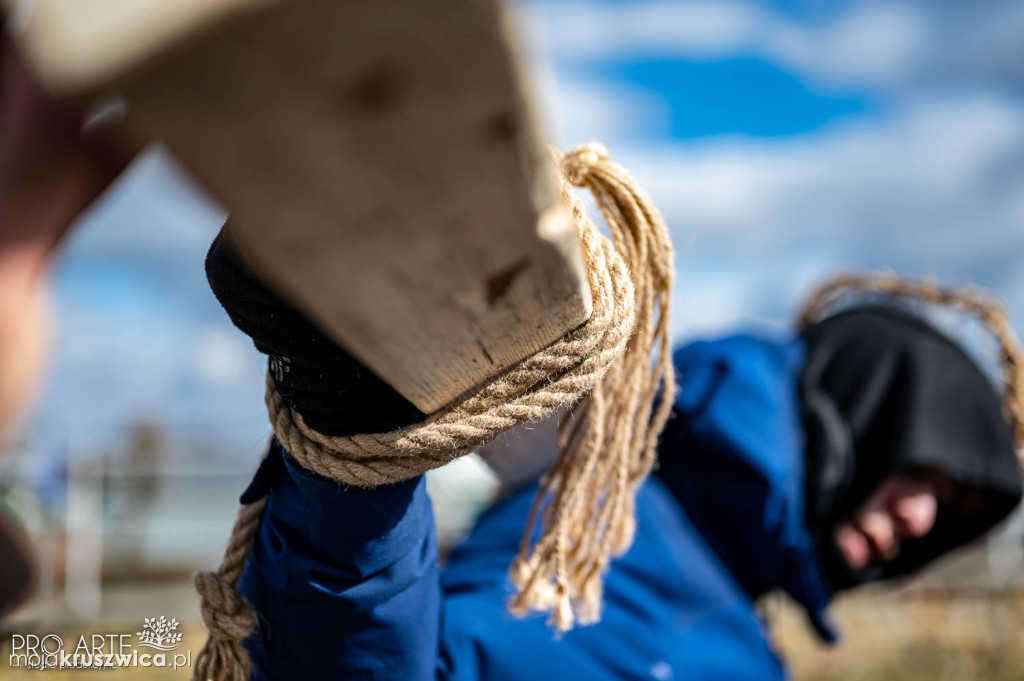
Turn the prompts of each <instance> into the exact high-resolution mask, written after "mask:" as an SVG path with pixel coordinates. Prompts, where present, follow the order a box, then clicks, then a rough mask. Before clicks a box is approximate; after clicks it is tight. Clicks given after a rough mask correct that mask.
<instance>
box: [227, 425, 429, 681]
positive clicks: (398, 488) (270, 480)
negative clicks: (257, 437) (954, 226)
mask: <svg viewBox="0 0 1024 681" xmlns="http://www.w3.org/2000/svg"><path fill="white" fill-rule="evenodd" d="M253 487H255V488H260V487H262V489H253V488H250V491H249V492H247V493H246V494H247V495H248V496H249V497H250V498H251V497H252V496H253V495H255V496H260V494H261V493H262V492H263V491H266V492H267V493H268V494H269V499H268V502H267V508H266V512H265V514H264V516H263V521H262V523H261V526H260V530H259V535H258V537H257V540H256V545H255V547H254V549H253V553H252V555H251V557H250V559H249V563H248V565H247V567H246V571H245V574H244V575H243V577H242V581H241V585H240V588H241V591H242V594H243V595H244V596H245V597H246V599H248V600H249V602H250V603H251V604H252V605H253V607H255V608H256V611H257V612H258V613H259V618H260V625H259V628H258V630H257V632H256V633H255V634H253V635H252V636H251V637H250V638H249V639H247V640H246V642H245V643H246V648H247V649H248V650H249V652H250V655H251V657H252V660H253V677H252V678H253V679H257V680H261V681H262V680H264V679H265V680H268V681H269V680H277V679H282V680H285V679H287V680H291V679H308V680H309V681H316V680H318V679H331V680H332V681H333V680H340V679H346V680H349V679H403V680H404V679H429V678H432V677H433V676H434V673H435V668H436V666H437V655H438V637H439V630H440V617H441V591H440V583H439V570H438V560H437V546H436V539H435V531H434V517H433V512H432V509H431V505H430V500H429V498H428V497H427V494H426V488H425V483H424V480H423V478H422V476H421V477H417V478H413V479H410V480H406V481H404V482H401V483H397V484H394V485H387V486H383V487H377V488H373V489H363V488H356V487H343V486H341V485H339V484H338V483H335V482H331V481H326V480H320V479H318V478H316V477H314V476H313V475H311V474H309V473H308V472H306V471H304V470H303V469H302V468H301V467H299V466H298V465H297V464H296V463H295V462H294V461H292V460H291V459H290V457H288V456H287V455H286V454H285V453H284V451H283V449H282V448H281V446H280V445H279V444H277V443H276V442H275V443H274V445H273V446H272V448H271V451H270V454H269V456H268V457H267V459H266V460H265V461H264V464H263V466H261V470H260V472H259V473H257V476H256V480H254V483H253ZM243 499H244V497H243Z"/></svg>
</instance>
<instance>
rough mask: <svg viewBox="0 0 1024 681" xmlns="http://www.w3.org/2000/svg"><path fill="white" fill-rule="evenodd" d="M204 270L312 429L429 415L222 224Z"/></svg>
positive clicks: (379, 428) (341, 429) (382, 425)
mask: <svg viewBox="0 0 1024 681" xmlns="http://www.w3.org/2000/svg"><path fill="white" fill-rule="evenodd" d="M206 278H207V280H208V281H209V282H210V288H211V289H213V294H214V295H215V296H217V300H218V301H220V304H221V305H223V306H224V309H225V311H227V313H228V316H229V317H231V321H232V322H234V324H235V326H237V327H238V328H239V329H241V330H242V331H243V332H244V333H245V334H247V335H248V336H249V337H250V338H252V339H253V342H255V344H256V349H257V350H259V351H260V352H262V353H264V354H266V355H268V356H269V363H270V372H271V376H272V377H273V380H274V383H275V385H276V386H277V391H278V392H279V393H280V394H281V397H282V398H284V401H285V402H287V403H288V405H289V406H291V407H292V409H294V410H295V411H297V412H298V413H299V414H301V415H302V417H303V419H305V421H306V424H307V425H309V426H310V427H311V428H313V429H314V430H317V431H319V432H321V433H324V434H325V435H339V436H343V435H355V434H357V433H380V432H385V431H389V430H394V429H396V428H401V427H403V426H407V425H411V424H413V423H416V422H418V421H421V420H422V419H424V418H425V417H426V414H424V413H423V412H421V411H420V410H419V409H417V408H416V407H415V406H414V405H413V404H412V403H411V402H409V401H408V400H406V399H405V398H404V397H402V396H401V395H399V394H398V392H396V391H395V390H394V388H392V387H391V386H389V385H388V384H386V383H384V381H382V380H381V379H380V378H378V377H377V376H376V375H375V374H374V373H373V372H371V371H370V370H369V369H367V368H366V367H365V366H363V365H362V364H360V363H359V362H358V361H357V360H356V359H355V358H354V357H352V356H351V355H349V354H348V353H347V352H345V351H344V350H342V349H341V348H340V347H338V346H337V345H335V344H334V343H333V342H332V341H331V340H330V339H328V338H327V337H326V336H325V335H324V334H323V333H321V332H320V330H319V329H317V328H316V327H315V326H313V324H312V323H311V322H310V321H309V320H307V319H306V318H305V317H304V316H303V315H302V314H301V313H299V312H298V311H297V310H295V309H293V308H292V307H291V306H289V305H288V304H287V303H285V302H284V301H283V300H281V298H279V297H278V296H277V295H276V294H274V293H273V292H271V291H270V289H269V288H267V287H266V286H265V285H264V284H263V283H262V282H261V281H260V280H259V279H258V278H257V277H256V275H255V274H254V273H253V272H252V271H251V270H250V269H249V268H248V267H247V266H246V264H245V262H244V261H243V259H242V256H241V255H240V254H239V253H238V251H237V250H235V248H234V247H233V246H232V245H231V243H230V239H229V238H228V237H226V236H225V233H224V232H221V233H220V234H219V235H217V238H216V239H214V241H213V244H212V245H211V246H210V252H209V253H208V254H207V255H206Z"/></svg>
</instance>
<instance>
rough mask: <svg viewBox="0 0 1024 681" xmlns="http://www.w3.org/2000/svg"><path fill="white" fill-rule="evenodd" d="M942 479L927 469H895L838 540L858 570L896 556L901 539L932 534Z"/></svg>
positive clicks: (844, 525)
mask: <svg viewBox="0 0 1024 681" xmlns="http://www.w3.org/2000/svg"><path fill="white" fill-rule="evenodd" d="M942 495H943V491H942V484H941V481H940V480H938V479H937V478H936V476H935V475H933V474H931V473H929V472H927V471H900V472H897V473H893V474H892V475H890V476H889V477H888V478H886V480H885V482H883V483H882V485H881V486H880V487H879V488H878V489H877V490H876V491H875V493H874V494H872V495H871V497H870V498H869V499H868V500H867V501H865V502H864V504H863V505H862V506H861V507H860V509H858V510H857V512H856V513H855V514H854V515H853V516H852V517H851V518H850V519H849V520H847V521H846V522H844V523H842V524H841V525H839V527H838V528H837V529H836V544H838V546H839V549H840V551H842V553H843V557H844V558H846V562H848V563H849V564H850V567H852V568H854V569H855V570H859V569H861V568H864V567H867V566H868V565H869V564H871V563H873V562H876V561H883V560H888V559H890V558H893V557H894V556H895V555H896V554H898V553H899V550H900V542H901V541H902V540H905V539H916V538H919V537H923V536H925V535H926V534H928V533H929V532H930V531H931V529H932V528H933V527H934V526H935V519H936V517H937V515H938V509H939V501H940V498H941V497H942Z"/></svg>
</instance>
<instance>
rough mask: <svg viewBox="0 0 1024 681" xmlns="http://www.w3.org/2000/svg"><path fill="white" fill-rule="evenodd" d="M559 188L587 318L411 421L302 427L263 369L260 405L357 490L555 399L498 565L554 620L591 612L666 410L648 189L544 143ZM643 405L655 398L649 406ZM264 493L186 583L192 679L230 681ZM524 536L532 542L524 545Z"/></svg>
mask: <svg viewBox="0 0 1024 681" xmlns="http://www.w3.org/2000/svg"><path fill="white" fill-rule="evenodd" d="M556 161H557V162H558V163H559V164H560V168H561V170H562V174H563V177H564V179H565V181H564V182H563V188H562V196H563V200H564V202H565V203H566V205H567V206H568V207H569V209H570V212H571V215H572V218H573V221H574V223H575V225H576V227H577V229H578V231H579V235H580V241H581V244H582V252H583V257H584V261H585V263H586V269H587V277H588V283H589V285H590V290H591V297H592V299H593V312H592V314H591V316H590V319H588V320H587V322H586V323H584V324H583V325H581V326H580V327H579V328H577V329H575V330H574V331H572V332H570V333H569V334H567V335H566V336H565V337H564V338H562V339H560V340H559V341H556V342H555V343H553V344H552V345H550V346H548V347H547V348H545V349H543V350H541V351H539V352H537V353H535V354H534V355H531V356H530V357H527V358H526V359H525V360H523V361H522V362H520V363H519V364H518V365H516V366H514V367H512V368H511V369H510V370H508V371H506V372H505V373H503V374H501V375H499V376H497V377H495V378H494V379H492V380H491V381H489V382H488V383H486V384H485V385H483V386H482V387H480V388H479V389H478V390H477V391H476V392H475V393H472V394H470V395H468V396H466V397H463V398H461V399H460V400H459V401H457V402H456V403H455V404H452V405H451V406H449V407H448V408H446V409H444V410H442V411H440V412H437V413H435V414H433V415H431V416H429V417H428V418H427V419H425V420H424V421H422V422H421V423H419V424H416V425H413V426H410V427H408V428H403V429H400V430H396V431H392V432H388V433H377V434H365V435H353V436H348V437H337V436H328V435H324V434H323V433H319V432H317V431H315V430H313V429H312V428H310V427H309V426H308V425H306V423H305V422H304V421H303V419H302V416H301V415H300V414H298V413H297V412H295V411H293V410H292V409H291V408H290V407H289V406H288V405H287V403H286V402H285V401H284V400H283V398H282V397H281V395H280V394H279V393H278V392H277V391H276V389H275V387H274V383H273V380H272V379H271V378H270V377H269V376H268V378H267V394H266V402H267V411H268V413H269V415H270V421H271V424H272V425H273V428H274V433H275V435H276V437H277V439H278V440H279V441H280V443H281V444H282V446H284V448H285V449H286V450H287V451H288V452H289V453H290V454H291V456H292V457H293V458H294V459H295V460H296V461H297V462H298V463H299V464H300V465H301V466H303V467H304V468H306V469H308V470H310V471H312V472H313V473H316V474H318V475H320V476H323V477H326V478H329V479H331V480H336V481H338V482H341V483H345V484H349V485H356V486H375V485H381V484H386V483H391V482H396V481H399V480H403V479H406V478H410V477H413V476H416V475H420V474H422V473H425V472H426V471H428V470H431V469H433V468H437V467H439V466H443V465H444V464H446V463H448V462H449V461H452V460H453V459H456V458H458V457H460V456H463V455H465V454H468V453H470V452H472V451H474V450H475V449H477V448H478V447H480V446H482V445H484V444H486V443H488V442H490V441H491V440H493V439H494V438H495V437H497V436H498V435H499V434H501V433H502V432H504V431H506V430H509V429H510V428H514V427H515V426H518V425H520V424H523V423H527V422H529V421H536V420H540V419H543V418H545V417H547V416H549V415H551V414H552V413H553V412H555V411H557V410H559V409H562V408H563V407H565V406H567V405H575V406H573V407H572V408H570V409H568V410H567V415H566V417H565V418H566V419H567V420H566V421H563V423H562V426H561V428H560V447H561V454H560V456H559V459H558V461H557V463H556V464H555V466H554V467H553V468H552V470H551V471H550V472H549V473H548V475H547V476H546V477H545V479H544V480H543V482H542V485H541V491H540V492H539V493H538V496H537V498H536V499H535V500H534V504H533V507H532V509H531V511H530V514H529V518H528V521H527V526H526V530H525V532H524V535H523V539H522V542H521V545H520V551H519V554H518V556H517V557H516V559H515V562H514V563H513V565H512V567H511V579H512V581H513V583H514V584H515V586H516V588H517V590H518V591H517V593H516V594H515V595H514V597H513V598H512V600H511V601H510V603H509V608H510V610H511V611H512V612H514V613H517V614H525V613H527V612H530V611H534V610H538V611H544V612H549V613H550V614H551V623H552V625H553V626H555V627H556V628H558V629H559V630H562V631H565V630H568V629H569V628H571V627H572V626H573V625H574V624H575V623H576V622H577V621H581V622H583V623H588V622H593V621H596V620H597V619H598V618H599V616H600V609H601V598H602V581H603V577H604V574H605V572H606V571H607V568H608V564H609V561H610V560H611V558H612V556H613V555H614V554H618V553H621V552H623V551H625V550H626V549H627V548H628V546H629V545H630V543H631V542H632V540H633V533H634V528H635V525H636V522H635V519H634V518H633V506H634V497H635V494H636V489H637V487H638V486H639V485H640V483H641V482H642V481H643V479H644V477H645V476H646V475H647V473H648V472H649V471H650V470H651V468H652V466H653V464H654V447H655V444H656V441H657V437H658V434H659V433H660V432H661V430H662V428H663V426H664V424H665V421H666V419H667V418H668V414H669V411H670V409H671V405H672V398H673V395H674V389H675V376H674V373H673V367H672V362H671V356H670V353H669V336H668V333H669V331H668V330H669V321H668V314H669V307H670V303H671V292H672V279H673V268H672V260H673V254H672V245H671V242H670V240H669V236H668V229H667V228H666V226H665V223H664V221H663V220H662V219H661V216H660V215H659V214H658V212H657V211H656V210H655V208H654V207H653V205H652V204H651V201H650V199H649V198H648V196H647V195H646V194H645V193H644V192H643V190H641V189H640V188H639V187H638V186H637V184H636V182H635V181H634V180H633V179H632V178H631V177H630V176H629V175H628V173H626V171H625V170H623V169H622V167H621V166H618V165H617V164H615V163H612V162H611V161H610V160H609V158H608V153H607V151H605V149H604V148H603V147H602V146H600V145H598V144H587V145H583V146H581V147H579V148H577V149H576V150H574V151H573V152H572V153H570V154H567V155H564V156H563V155H560V154H557V153H556ZM573 186H578V187H585V188H587V189H589V190H590V191H591V192H592V193H593V195H594V197H595V198H596V199H597V202H598V205H599V206H600V208H601V212H602V214H603V215H604V218H605V220H606V222H607V224H608V228H609V231H610V233H611V239H608V238H607V237H605V236H604V235H602V234H601V232H600V230H599V229H598V228H597V226H596V225H595V224H594V223H593V222H592V221H591V220H590V218H589V217H588V216H587V214H586V212H585V210H584V208H583V204H582V202H581V201H580V200H579V198H578V197H577V196H576V195H575V193H574V191H573V189H572V187H573ZM659 396H660V402H658V406H657V408H655V407H654V405H655V402H657V401H658V399H659ZM264 505H265V500H263V501H261V502H257V503H255V504H251V505H249V506H246V507H243V509H242V510H241V511H240V513H239V519H238V521H237V522H236V524H235V528H234V530H233V532H232V537H231V541H230V543H229V545H228V550H227V555H226V557H225V560H224V563H223V564H222V565H221V567H220V568H219V569H218V570H217V572H216V573H201V574H200V575H198V576H197V577H196V588H197V590H198V591H199V593H200V595H201V596H202V599H203V617H204V621H206V623H207V627H208V628H209V630H210V637H209V639H208V641H207V645H206V647H205V648H204V649H203V651H202V652H201V653H200V656H199V658H198V660H197V665H196V676H195V678H196V679H197V680H198V681H207V680H208V679H214V680H217V681H221V680H223V679H226V680H228V681H242V680H243V679H245V678H246V677H247V676H248V669H249V660H248V657H247V656H246V655H245V651H244V649H243V648H242V647H241V643H240V641H241V639H242V638H244V637H245V636H247V635H248V634H249V633H251V632H252V631H253V630H254V628H255V626H256V619H255V614H254V613H253V611H252V608H251V607H250V606H249V605H248V604H246V603H245V601H244V599H242V597H241V596H240V595H239V594H238V592H237V588H236V587H237V583H238V579H239V577H240V576H241V571H242V568H243V567H244V564H245V558H246V556H247V555H248V554H249V552H250V551H251V549H252V545H253V543H254V540H255V535H256V532H257V530H258V526H259V517H260V514H261V513H262V510H263V506H264ZM538 531H539V538H538V540H537V541H536V542H533V541H531V540H532V538H533V537H534V536H536V535H537V533H538Z"/></svg>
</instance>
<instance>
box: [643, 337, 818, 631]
mask: <svg viewBox="0 0 1024 681" xmlns="http://www.w3.org/2000/svg"><path fill="white" fill-rule="evenodd" d="M804 357H805V352H804V347H803V344H802V343H801V341H799V340H783V341H773V340H768V339H765V338H759V337H756V336H752V335H737V336H731V337H728V338H725V339H719V340H715V341H700V342H695V343H691V344H689V345H686V346H684V347H682V348H680V349H678V350H677V351H676V352H675V355H674V360H675V365H676V370H677V372H678V374H679V387H680V391H679V393H678V397H677V398H676V401H675V411H676V414H675V418H674V419H673V421H671V422H670V424H669V426H668V427H667V428H666V430H665V434H664V436H663V442H662V445H661V448H660V451H661V457H660V471H659V475H660V476H661V478H662V479H663V480H664V481H665V482H666V483H667V485H668V487H669V488H670V489H671V490H672V491H673V493H674V494H675V495H676V498H677V500H678V501H679V503H680V504H681V505H682V506H683V508H684V509H685V511H686V513H687V515H688V516H689V517H690V519H691V520H692V521H693V523H694V525H696V526H697V527H698V528H699V529H700V531H701V533H702V534H703V535H704V537H705V538H706V539H707V541H708V542H709V543H710V544H711V545H712V547H713V548H714V550H715V552H716V553H717V554H718V555H719V556H720V557H721V559H722V561H723V562H724V563H725V565H726V566H727V567H728V569H729V571H730V572H731V573H732V574H733V576H734V577H735V579H736V580H737V582H738V583H739V584H740V585H741V586H742V587H743V589H744V590H745V591H746V592H747V593H748V594H749V595H750V596H751V598H757V597H758V596H760V595H762V594H764V593H766V592H768V591H771V590H773V589H782V590H784V591H785V592H787V593H788V594H789V595H790V596H791V597H792V598H793V599H794V600H795V601H797V602H798V603H800V604H801V605H802V606H803V607H804V608H805V609H806V611H807V613H808V615H809V617H810V620H811V622H812V623H813V624H814V626H815V628H816V629H817V630H818V632H819V633H820V634H821V635H822V637H823V638H825V639H826V640H828V641H834V640H835V638H836V635H835V632H834V629H833V627H832V626H831V625H830V624H829V623H828V621H827V617H826V612H825V611H826V607H827V605H828V602H829V600H830V599H831V596H832V592H831V589H830V588H829V586H828V584H827V583H826V581H825V579H824V576H823V571H822V567H821V565H820V562H819V560H818V558H817V551H816V542H815V539H814V536H813V535H812V533H811V532H810V531H809V529H808V527H807V524H806V519H805V513H804V470H805V469H804V437H803V426H802V421H801V416H800V413H801V412H800V401H799V376H800V373H801V370H802V367H803V363H804Z"/></svg>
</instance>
